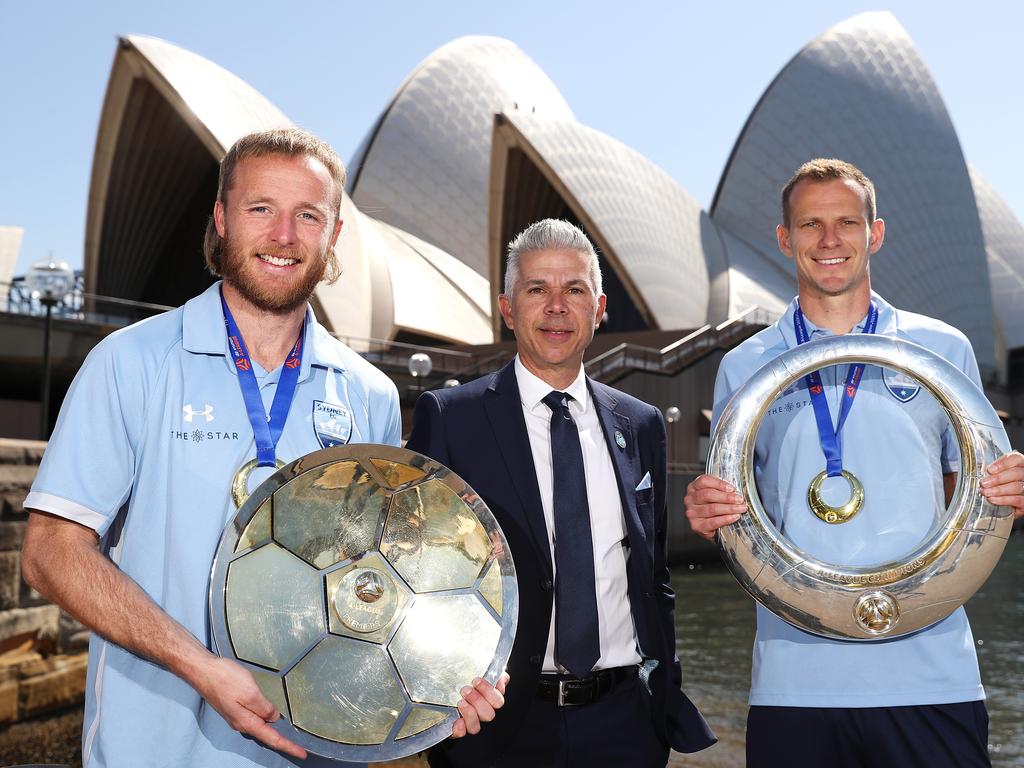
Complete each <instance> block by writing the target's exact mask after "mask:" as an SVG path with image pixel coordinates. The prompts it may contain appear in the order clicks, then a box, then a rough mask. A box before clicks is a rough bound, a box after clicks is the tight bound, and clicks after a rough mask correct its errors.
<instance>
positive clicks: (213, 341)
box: [182, 280, 345, 381]
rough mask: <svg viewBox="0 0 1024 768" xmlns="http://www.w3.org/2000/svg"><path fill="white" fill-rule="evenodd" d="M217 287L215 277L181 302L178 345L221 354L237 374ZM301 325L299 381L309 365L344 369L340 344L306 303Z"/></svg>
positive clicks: (208, 353)
mask: <svg viewBox="0 0 1024 768" xmlns="http://www.w3.org/2000/svg"><path fill="white" fill-rule="evenodd" d="M220 286H221V281H220V280H218V281H217V282H215V283H214V284H213V285H211V286H210V287H209V288H207V289H206V290H205V291H203V292H202V293H201V294H199V295H198V296H196V297H195V298H193V299H190V300H189V301H187V302H186V303H185V306H184V307H183V309H182V315H183V316H182V346H183V347H184V348H185V351H187V352H192V353H194V354H197V355H222V356H223V357H224V363H225V365H227V367H228V369H229V370H231V371H232V372H233V373H237V371H235V366H234V365H232V363H231V356H230V354H229V353H228V332H227V328H226V327H225V325H224V311H223V309H221V305H220ZM305 324H306V325H305V333H304V334H303V339H304V342H305V345H306V348H305V350H303V354H302V370H301V372H300V373H299V381H304V380H305V379H307V378H308V377H309V372H310V369H311V368H312V366H313V365H318V366H320V367H322V368H336V369H338V370H339V371H343V370H345V364H344V360H343V359H342V355H341V349H340V347H341V345H340V344H339V343H338V342H337V341H336V340H335V339H334V338H333V337H332V336H331V334H330V333H328V332H327V329H326V328H324V327H323V326H322V325H320V323H318V322H317V321H316V317H315V316H314V315H313V308H312V307H310V306H309V304H307V305H306V319H305Z"/></svg>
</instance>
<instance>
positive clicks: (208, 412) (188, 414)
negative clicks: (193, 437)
mask: <svg viewBox="0 0 1024 768" xmlns="http://www.w3.org/2000/svg"><path fill="white" fill-rule="evenodd" d="M181 410H182V413H184V414H185V421H188V422H191V421H192V418H193V417H194V416H203V417H204V418H205V419H206V423H207V424H209V423H210V422H211V421H213V406H212V405H210V404H209V403H207V405H206V407H205V408H203V410H201V411H195V410H192V403H189V404H188V405H186V406H185V407H184V408H182V409H181Z"/></svg>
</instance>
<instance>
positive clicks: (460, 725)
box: [452, 717, 466, 739]
mask: <svg viewBox="0 0 1024 768" xmlns="http://www.w3.org/2000/svg"><path fill="white" fill-rule="evenodd" d="M465 735H466V721H465V720H463V719H462V718H461V717H460V718H459V719H458V720H456V721H455V722H454V723H453V724H452V738H453V739H461V738H462V737H463V736H465Z"/></svg>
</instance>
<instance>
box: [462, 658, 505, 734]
mask: <svg viewBox="0 0 1024 768" xmlns="http://www.w3.org/2000/svg"><path fill="white" fill-rule="evenodd" d="M507 685H508V672H502V673H501V677H499V678H498V683H497V685H491V684H490V683H488V682H487V681H486V680H481V679H480V678H477V679H476V680H474V681H473V685H471V686H470V685H467V686H466V687H465V688H463V689H462V690H461V691H460V693H461V694H462V700H461V701H459V714H460V715H461V717H460V718H459V719H458V720H456V721H455V724H454V725H453V726H452V738H453V739H461V738H462V737H463V736H465V735H466V734H474V733H480V723H489V722H490V721H491V720H493V719H494V712H495V710H497V709H501V708H502V706H503V705H504V704H505V686H507Z"/></svg>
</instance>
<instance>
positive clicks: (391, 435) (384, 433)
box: [370, 379, 402, 447]
mask: <svg viewBox="0 0 1024 768" xmlns="http://www.w3.org/2000/svg"><path fill="white" fill-rule="evenodd" d="M375 397H376V402H375V404H374V408H373V409H372V411H373V412H372V413H371V417H370V425H371V427H372V428H373V430H374V431H375V432H377V436H376V438H375V440H376V442H378V443H383V444H384V445H394V446H398V447H401V445H402V409H401V406H400V405H399V401H398V389H397V388H396V387H395V385H394V383H393V382H392V381H391V380H390V379H389V380H388V381H387V385H386V387H385V389H384V391H383V392H380V393H378V394H377V395H376V396H375Z"/></svg>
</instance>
